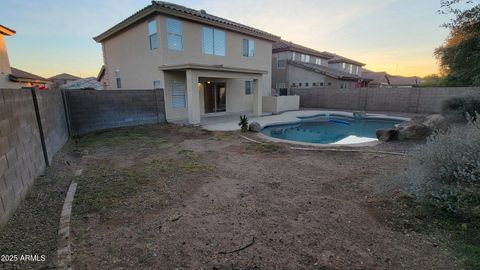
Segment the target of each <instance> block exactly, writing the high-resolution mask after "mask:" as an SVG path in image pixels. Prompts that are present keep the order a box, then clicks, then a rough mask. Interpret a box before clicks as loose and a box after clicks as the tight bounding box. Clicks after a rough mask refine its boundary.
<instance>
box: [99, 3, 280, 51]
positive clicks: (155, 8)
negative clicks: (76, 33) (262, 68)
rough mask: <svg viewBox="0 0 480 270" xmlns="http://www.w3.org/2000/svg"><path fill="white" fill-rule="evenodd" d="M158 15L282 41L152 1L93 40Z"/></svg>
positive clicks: (206, 15)
mask: <svg viewBox="0 0 480 270" xmlns="http://www.w3.org/2000/svg"><path fill="white" fill-rule="evenodd" d="M157 13H158V14H166V15H170V16H175V17H179V18H183V19H186V20H190V21H194V22H200V23H204V24H209V25H213V26H217V27H220V28H223V29H227V30H231V31H236V32H240V33H243V34H247V35H251V36H255V37H258V38H262V39H266V40H269V41H272V42H274V41H277V40H279V39H280V37H278V36H275V35H273V34H270V33H267V32H265V31H262V30H259V29H256V28H253V27H250V26H246V25H243V24H240V23H236V22H233V21H230V20H227V19H223V18H220V17H217V16H214V15H211V14H208V13H207V12H205V10H195V9H191V8H187V7H184V6H181V5H177V4H173V3H169V2H163V1H152V4H151V5H149V6H147V7H145V8H143V9H141V10H139V11H137V12H136V13H135V14H133V15H132V16H130V17H128V18H127V19H125V20H123V21H122V22H120V23H119V24H117V25H115V26H114V27H112V28H110V29H109V30H107V31H106V32H104V33H102V34H100V35H98V36H97V37H94V38H93V39H94V40H95V41H97V42H102V41H104V40H106V39H108V38H110V37H112V36H114V35H116V34H118V33H119V32H121V31H123V30H124V29H126V28H128V27H129V26H131V25H133V24H135V23H137V22H140V21H143V20H144V19H145V18H146V17H148V16H151V15H152V14H157Z"/></svg>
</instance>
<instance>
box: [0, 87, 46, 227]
mask: <svg viewBox="0 0 480 270" xmlns="http://www.w3.org/2000/svg"><path fill="white" fill-rule="evenodd" d="M44 169H45V160H44V157H43V151H42V145H41V141H40V134H39V130H38V124H37V119H36V114H35V109H34V106H33V100H32V93H31V91H30V90H23V89H16V90H8V89H0V225H1V224H4V223H5V222H6V221H7V220H8V218H9V217H10V216H11V215H12V214H13V212H14V211H15V209H16V208H17V207H18V205H19V204H20V202H21V201H22V200H23V198H24V197H25V195H26V193H27V191H28V189H29V188H30V187H31V186H32V185H33V182H34V179H35V178H36V177H37V176H38V175H39V174H41V173H42V171H43V170H44Z"/></svg>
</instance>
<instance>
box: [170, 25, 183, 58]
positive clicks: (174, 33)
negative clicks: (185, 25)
mask: <svg viewBox="0 0 480 270" xmlns="http://www.w3.org/2000/svg"><path fill="white" fill-rule="evenodd" d="M167 43H168V48H169V49H171V50H177V51H181V50H183V29H182V22H181V21H179V20H175V19H170V18H168V19H167Z"/></svg>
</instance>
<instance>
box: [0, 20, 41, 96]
mask: <svg viewBox="0 0 480 270" xmlns="http://www.w3.org/2000/svg"><path fill="white" fill-rule="evenodd" d="M15 33H16V32H15V30H12V29H10V28H8V27H6V26H3V25H0V88H21V87H32V86H39V87H45V85H46V84H47V83H48V82H49V81H48V80H47V79H45V78H43V77H40V76H38V75H35V74H32V73H29V72H26V71H23V70H20V69H17V68H14V67H11V66H10V61H9V59H8V52H7V44H6V42H5V37H6V36H7V37H8V36H13V35H15Z"/></svg>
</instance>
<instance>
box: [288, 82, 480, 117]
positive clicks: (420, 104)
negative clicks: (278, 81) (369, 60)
mask: <svg viewBox="0 0 480 270" xmlns="http://www.w3.org/2000/svg"><path fill="white" fill-rule="evenodd" d="M290 94H291V95H298V96H300V107H302V108H324V109H342V110H362V111H383V112H408V113H439V112H440V108H441V105H442V102H443V101H444V100H446V99H448V98H450V97H454V96H468V95H473V96H480V87H438V88H436V87H435V88H352V89H334V88H328V87H325V88H292V89H290Z"/></svg>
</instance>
